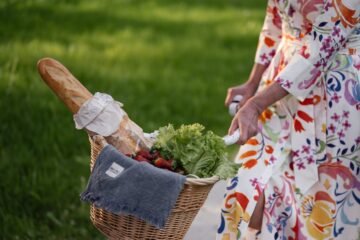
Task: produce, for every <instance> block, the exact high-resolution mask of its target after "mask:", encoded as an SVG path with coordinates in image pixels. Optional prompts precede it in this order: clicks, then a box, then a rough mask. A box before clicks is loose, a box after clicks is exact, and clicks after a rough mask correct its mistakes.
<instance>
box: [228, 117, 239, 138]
mask: <svg viewBox="0 0 360 240" xmlns="http://www.w3.org/2000/svg"><path fill="white" fill-rule="evenodd" d="M238 128H239V123H238V121H237V118H236V115H235V117H234V118H233V120H232V121H231V124H230V128H229V131H228V134H229V135H232V134H233V133H234V132H235V130H236V129H238Z"/></svg>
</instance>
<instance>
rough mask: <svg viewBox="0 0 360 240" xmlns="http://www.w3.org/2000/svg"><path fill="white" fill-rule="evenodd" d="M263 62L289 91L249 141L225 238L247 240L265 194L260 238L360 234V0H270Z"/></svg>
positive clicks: (224, 217)
mask: <svg viewBox="0 0 360 240" xmlns="http://www.w3.org/2000/svg"><path fill="white" fill-rule="evenodd" d="M255 62H257V63H260V64H264V65H267V66H268V67H267V70H266V72H265V73H264V74H263V78H262V83H261V84H262V87H265V86H266V85H268V84H270V83H271V82H273V81H277V82H278V83H280V85H281V86H282V87H283V88H284V89H286V90H287V91H288V92H289V95H288V96H287V97H286V98H284V99H282V100H281V101H279V102H278V103H276V104H274V105H273V106H271V107H269V108H268V109H266V110H265V111H264V112H263V113H262V115H261V117H260V119H259V129H260V133H259V134H258V135H257V136H255V137H253V138H251V139H250V140H249V141H248V142H247V143H246V144H245V145H243V146H242V147H241V148H240V151H239V153H238V155H237V157H236V160H235V161H236V162H238V163H242V166H241V168H240V169H239V171H238V174H237V176H236V177H234V178H232V179H230V180H229V182H228V186H227V189H226V193H225V197H224V202H223V206H222V209H221V216H220V221H219V226H218V233H217V239H218V240H233V239H240V238H241V234H242V233H243V232H244V231H246V229H247V227H248V223H249V219H250V216H251V214H252V212H253V210H254V207H255V205H256V201H257V198H258V196H259V193H261V192H264V193H265V210H264V217H263V223H262V229H261V233H260V235H259V239H264V240H271V239H286V240H294V239H300V240H302V239H346V240H355V239H359V237H360V236H359V231H360V0H269V2H268V7H267V14H266V17H265V22H264V26H263V29H262V32H261V34H260V40H259V46H258V49H257V53H256V58H255Z"/></svg>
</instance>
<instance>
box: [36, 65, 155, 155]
mask: <svg viewBox="0 0 360 240" xmlns="http://www.w3.org/2000/svg"><path fill="white" fill-rule="evenodd" d="M37 66H38V71H39V73H40V76H41V78H42V79H43V80H44V81H45V83H46V84H47V85H48V86H49V87H50V88H51V89H52V91H53V92H54V93H55V94H56V95H57V96H58V97H59V98H60V99H61V101H63V102H64V104H65V105H66V106H67V107H68V108H69V110H70V111H71V112H72V113H73V114H75V113H77V112H78V111H79V109H80V107H81V106H82V105H83V104H84V103H85V102H86V101H87V100H88V99H90V98H91V97H92V96H93V95H92V94H91V93H90V92H89V91H88V90H87V89H86V88H85V87H84V86H83V85H82V84H81V82H80V81H79V80H77V79H76V78H75V77H74V76H73V75H72V74H71V72H70V71H69V70H68V69H67V68H66V67H65V66H64V65H62V64H61V63H60V62H58V61H56V60H54V59H51V58H43V59H41V60H39V61H38V64H37ZM88 133H89V135H90V136H91V135H94V134H95V133H92V132H90V131H88ZM106 140H107V141H108V143H109V144H111V145H113V146H114V147H116V148H117V149H118V150H119V151H121V152H123V153H130V154H132V153H134V152H135V151H136V150H137V148H140V149H149V148H150V147H151V145H152V142H151V141H150V140H148V139H146V138H145V137H144V133H143V131H142V129H141V128H140V127H139V126H138V125H137V124H135V123H134V122H133V121H131V120H130V118H129V117H128V116H127V115H126V116H124V117H123V119H122V121H121V122H120V125H119V128H118V130H117V131H116V132H115V133H114V134H112V135H111V136H109V137H106Z"/></svg>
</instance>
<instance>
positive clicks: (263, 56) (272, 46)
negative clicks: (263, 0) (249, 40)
mask: <svg viewBox="0 0 360 240" xmlns="http://www.w3.org/2000/svg"><path fill="white" fill-rule="evenodd" d="M280 40H281V18H280V15H279V10H278V8H277V6H276V5H275V3H274V0H268V5H267V9H266V16H265V21H264V24H263V27H262V30H261V32H260V36H259V43H258V46H257V50H256V55H255V63H259V64H262V65H266V66H267V65H268V64H269V63H270V61H271V59H272V58H273V57H274V55H275V52H276V49H277V47H278V45H279V43H280Z"/></svg>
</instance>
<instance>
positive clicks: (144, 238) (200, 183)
mask: <svg viewBox="0 0 360 240" xmlns="http://www.w3.org/2000/svg"><path fill="white" fill-rule="evenodd" d="M90 144H91V163H90V168H91V169H92V168H93V166H94V163H95V161H96V158H97V156H98V154H99V152H100V151H101V149H102V148H103V147H104V142H103V141H99V140H95V141H93V140H92V139H91V138H90ZM218 180H219V178H218V177H216V176H215V177H212V178H202V179H187V180H186V182H185V185H184V188H183V190H182V191H181V193H180V195H179V197H178V199H177V201H176V204H175V207H174V208H173V210H172V212H171V214H170V216H169V218H168V220H167V223H166V225H165V228H164V229H161V230H160V229H157V228H155V227H153V226H152V225H149V224H148V223H146V222H145V221H143V220H141V219H138V218H135V217H133V216H129V215H116V214H113V213H110V212H107V211H105V210H103V209H100V208H96V207H95V206H93V205H91V207H90V219H91V221H92V222H93V224H94V225H95V227H96V228H97V229H99V230H100V231H101V232H102V233H103V234H104V235H105V236H106V237H107V238H109V239H120V240H161V239H164V240H179V239H183V238H184V236H185V234H186V232H187V231H188V229H189V227H190V225H191V223H192V221H193V219H194V218H195V216H196V214H197V213H198V212H199V210H200V207H201V206H202V205H203V204H204V201H205V200H206V198H207V196H208V194H209V192H210V190H211V188H212V187H213V185H214V184H215V183H216V182H217V181H218Z"/></svg>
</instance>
